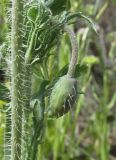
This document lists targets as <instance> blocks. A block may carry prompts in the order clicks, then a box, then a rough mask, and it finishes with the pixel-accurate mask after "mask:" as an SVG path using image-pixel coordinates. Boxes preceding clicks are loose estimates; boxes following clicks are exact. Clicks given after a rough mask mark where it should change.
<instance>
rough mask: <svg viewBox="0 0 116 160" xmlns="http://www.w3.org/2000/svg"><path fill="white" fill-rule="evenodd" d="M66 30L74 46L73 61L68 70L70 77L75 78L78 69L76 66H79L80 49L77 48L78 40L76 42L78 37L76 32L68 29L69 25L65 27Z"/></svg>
mask: <svg viewBox="0 0 116 160" xmlns="http://www.w3.org/2000/svg"><path fill="white" fill-rule="evenodd" d="M64 30H65V31H66V32H67V33H68V35H69V38H70V41H71V45H72V55H71V61H70V64H69V68H68V73H67V74H68V75H69V76H70V77H73V76H74V73H75V69H76V64H77V58H78V47H77V40H76V35H75V33H74V31H73V30H72V29H71V28H70V27H68V26H67V25H66V26H65V28H64Z"/></svg>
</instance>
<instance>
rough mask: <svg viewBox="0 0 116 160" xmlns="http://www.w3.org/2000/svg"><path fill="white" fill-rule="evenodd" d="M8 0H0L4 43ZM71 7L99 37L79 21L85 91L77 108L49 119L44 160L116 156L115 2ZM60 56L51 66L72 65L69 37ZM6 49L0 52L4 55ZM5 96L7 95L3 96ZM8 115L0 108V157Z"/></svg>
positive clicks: (1, 77) (115, 159) (81, 0)
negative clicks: (90, 21) (93, 24)
mask: <svg viewBox="0 0 116 160" xmlns="http://www.w3.org/2000/svg"><path fill="white" fill-rule="evenodd" d="M7 3H8V1H7V0H0V45H2V44H3V42H4V41H5V34H6V32H7V26H6V24H5V16H6V13H5V8H6V5H7ZM71 6H72V7H71V10H72V11H81V12H83V13H84V14H85V15H88V16H89V17H91V18H92V19H93V20H94V21H95V22H96V27H97V30H98V36H96V35H95V33H94V32H93V31H92V29H91V28H90V27H89V25H88V24H87V23H85V22H83V21H82V20H81V19H77V22H76V23H75V25H73V27H74V31H75V33H76V35H77V41H78V45H79V63H80V64H82V65H83V72H82V73H78V75H77V80H78V85H79V87H80V88H81V91H83V92H84V94H80V96H79V98H78V100H77V103H76V107H75V108H73V109H72V110H71V112H70V113H68V114H66V115H65V116H63V117H61V118H60V119H57V120H55V121H52V120H51V121H48V122H47V124H46V126H45V128H46V129H45V134H44V138H43V140H42V144H41V146H40V149H39V153H38V155H39V156H38V159H39V160H116V106H115V105H116V30H115V29H116V0H71ZM58 52H59V57H58V59H57V61H56V62H55V63H54V66H52V68H51V72H53V74H55V73H57V72H54V70H53V68H57V67H59V68H63V67H65V66H66V65H67V64H68V59H69V57H68V56H67V55H68V52H70V44H69V41H68V38H67V36H65V35H64V37H63V38H62V42H61V45H60V47H59V46H58ZM1 55H2V53H1V52H0V57H1ZM4 67H5V66H4V63H3V61H0V109H1V110H2V109H3V107H4V104H6V103H7V102H6V99H4V98H3V97H2V96H1V93H2V94H3V92H1V91H2V89H3V88H2V85H1V84H2V83H5V84H6V86H7V87H9V80H8V79H7V77H5V72H4ZM1 97H2V98H1ZM4 128H5V114H4V113H3V112H2V111H1V112H0V159H1V160H2V159H3V153H4V149H3V143H4V138H3V137H4Z"/></svg>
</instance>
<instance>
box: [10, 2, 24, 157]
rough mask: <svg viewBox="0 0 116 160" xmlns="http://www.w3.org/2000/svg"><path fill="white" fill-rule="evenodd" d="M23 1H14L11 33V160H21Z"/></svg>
mask: <svg viewBox="0 0 116 160" xmlns="http://www.w3.org/2000/svg"><path fill="white" fill-rule="evenodd" d="M22 23H23V1H20V0H13V1H12V26H11V27H12V31H11V60H12V65H11V114H12V115H11V160H20V159H21V138H22V106H23V93H22V90H23V78H22V72H23V60H22V57H23V53H22V52H21V49H22V37H21V27H22Z"/></svg>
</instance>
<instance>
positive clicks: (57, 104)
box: [48, 75, 77, 118]
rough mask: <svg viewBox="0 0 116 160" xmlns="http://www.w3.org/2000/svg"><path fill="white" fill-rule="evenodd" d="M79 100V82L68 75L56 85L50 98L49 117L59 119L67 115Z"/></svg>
mask: <svg viewBox="0 0 116 160" xmlns="http://www.w3.org/2000/svg"><path fill="white" fill-rule="evenodd" d="M76 98H77V81H76V79H75V78H71V77H69V76H68V75H65V76H63V77H60V79H59V80H58V81H57V83H56V84H55V85H54V88H53V90H52V93H51V96H50V105H49V111H48V117H50V118H59V117H61V116H63V115H64V114H66V113H67V112H68V111H69V110H70V109H71V108H72V107H73V106H74V104H75V101H76Z"/></svg>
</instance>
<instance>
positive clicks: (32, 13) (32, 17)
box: [27, 6, 38, 22]
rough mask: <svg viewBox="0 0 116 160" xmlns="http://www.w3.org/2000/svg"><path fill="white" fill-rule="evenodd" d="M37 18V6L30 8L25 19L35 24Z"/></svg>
mask: <svg viewBox="0 0 116 160" xmlns="http://www.w3.org/2000/svg"><path fill="white" fill-rule="evenodd" d="M37 16H38V8H37V6H32V7H31V8H30V9H29V10H28V13H27V17H28V19H29V20H30V21H33V22H35V21H36V19H37Z"/></svg>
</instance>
